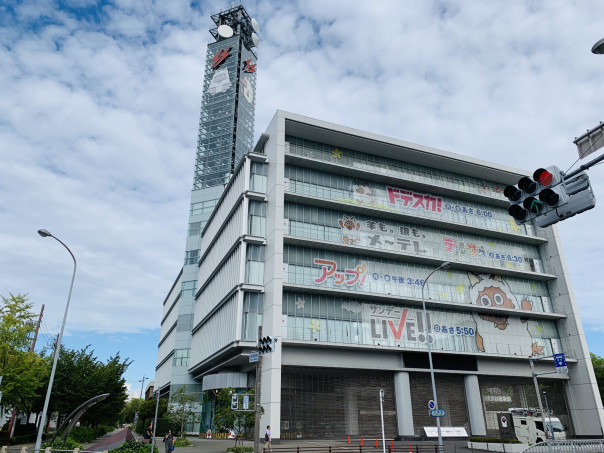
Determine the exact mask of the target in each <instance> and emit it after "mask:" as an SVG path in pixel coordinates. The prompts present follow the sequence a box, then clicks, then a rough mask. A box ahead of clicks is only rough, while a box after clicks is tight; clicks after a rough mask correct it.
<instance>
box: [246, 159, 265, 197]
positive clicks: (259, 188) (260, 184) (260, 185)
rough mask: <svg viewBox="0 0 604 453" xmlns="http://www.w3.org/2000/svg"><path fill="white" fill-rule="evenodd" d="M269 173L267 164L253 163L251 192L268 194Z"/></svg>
mask: <svg viewBox="0 0 604 453" xmlns="http://www.w3.org/2000/svg"><path fill="white" fill-rule="evenodd" d="M267 172H268V165H267V164H265V163H263V162H252V168H251V172H250V173H251V174H250V190H252V191H254V192H260V193H266V181H267V178H266V175H267Z"/></svg>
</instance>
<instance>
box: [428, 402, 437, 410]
mask: <svg viewBox="0 0 604 453" xmlns="http://www.w3.org/2000/svg"><path fill="white" fill-rule="evenodd" d="M428 409H430V410H432V409H436V403H435V402H434V400H430V401H428Z"/></svg>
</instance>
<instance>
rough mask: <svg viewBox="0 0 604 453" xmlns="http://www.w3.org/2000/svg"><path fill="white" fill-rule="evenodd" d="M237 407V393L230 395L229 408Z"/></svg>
mask: <svg viewBox="0 0 604 453" xmlns="http://www.w3.org/2000/svg"><path fill="white" fill-rule="evenodd" d="M238 408H239V395H231V409H238Z"/></svg>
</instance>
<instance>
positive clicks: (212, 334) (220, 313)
mask: <svg viewBox="0 0 604 453" xmlns="http://www.w3.org/2000/svg"><path fill="white" fill-rule="evenodd" d="M237 300H238V297H237V293H235V294H233V295H232V296H231V297H230V298H229V299H228V300H227V301H226V302H225V303H224V304H222V305H221V306H220V308H219V309H218V310H216V311H215V312H214V313H212V316H211V317H209V318H207V319H206V320H205V321H204V323H203V325H202V326H201V328H200V329H199V330H197V331H195V332H193V340H192V342H191V364H197V363H200V362H202V361H204V360H206V359H207V358H208V357H210V356H211V355H213V354H215V353H216V352H218V351H220V350H221V349H223V348H224V347H226V346H228V345H229V344H230V343H231V342H233V341H234V340H235V338H236V335H237V330H238V329H237V321H236V320H237V319H238V311H240V309H239V308H238V307H239V304H238V303H237Z"/></svg>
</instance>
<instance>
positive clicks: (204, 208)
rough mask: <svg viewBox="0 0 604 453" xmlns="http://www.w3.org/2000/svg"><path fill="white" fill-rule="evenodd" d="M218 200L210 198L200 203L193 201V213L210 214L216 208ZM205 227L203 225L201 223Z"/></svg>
mask: <svg viewBox="0 0 604 453" xmlns="http://www.w3.org/2000/svg"><path fill="white" fill-rule="evenodd" d="M217 203H218V200H208V201H202V202H199V203H191V215H199V214H208V213H211V212H212V211H213V210H214V207H215V206H216V204H217ZM200 227H203V225H200Z"/></svg>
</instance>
